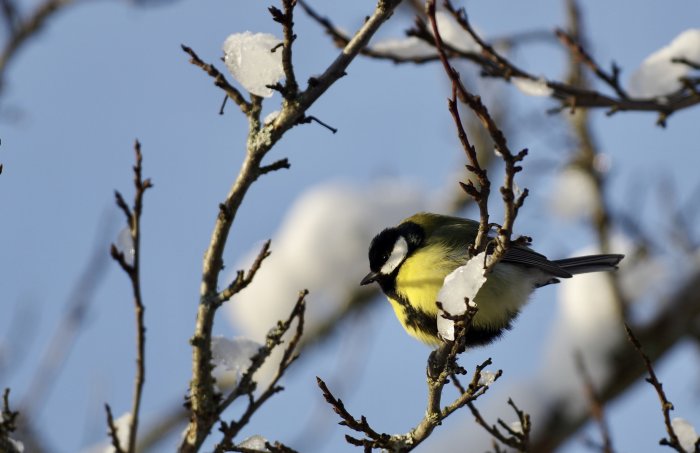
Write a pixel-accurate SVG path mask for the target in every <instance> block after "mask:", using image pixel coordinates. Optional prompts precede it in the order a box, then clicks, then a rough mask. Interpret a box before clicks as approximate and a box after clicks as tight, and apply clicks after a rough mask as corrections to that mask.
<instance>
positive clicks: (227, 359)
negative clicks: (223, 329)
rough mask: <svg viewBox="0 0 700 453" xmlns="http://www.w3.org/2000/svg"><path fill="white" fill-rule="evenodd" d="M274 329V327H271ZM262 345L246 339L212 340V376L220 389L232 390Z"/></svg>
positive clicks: (215, 338)
mask: <svg viewBox="0 0 700 453" xmlns="http://www.w3.org/2000/svg"><path fill="white" fill-rule="evenodd" d="M270 327H272V326H270ZM261 347H262V345H261V344H260V343H257V342H255V341H253V340H250V339H248V338H245V337H237V338H234V339H233V340H229V339H228V338H225V337H223V336H214V337H213V338H212V339H211V354H212V359H211V362H212V365H214V369H213V370H212V372H211V374H212V376H214V379H216V383H217V385H218V386H219V387H220V388H232V387H234V386H235V385H236V384H237V383H238V380H239V379H240V378H241V376H242V375H243V373H245V372H246V370H248V368H249V367H250V365H251V360H250V359H251V358H252V357H253V356H254V355H255V354H256V353H257V352H258V350H260V348H261Z"/></svg>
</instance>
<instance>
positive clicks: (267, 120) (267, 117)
mask: <svg viewBox="0 0 700 453" xmlns="http://www.w3.org/2000/svg"><path fill="white" fill-rule="evenodd" d="M279 114H280V111H279V110H275V111H274V112H270V113H268V114H267V115H265V118H264V119H263V125H265V126H267V125H268V124H270V123H272V122H273V121H275V119H277V117H278V116H279Z"/></svg>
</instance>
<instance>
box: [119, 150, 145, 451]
mask: <svg viewBox="0 0 700 453" xmlns="http://www.w3.org/2000/svg"><path fill="white" fill-rule="evenodd" d="M134 153H135V156H136V164H135V165H134V167H133V170H134V188H135V194H134V205H133V207H131V208H129V206H128V205H127V204H126V202H125V201H124V198H123V197H122V195H121V194H120V193H119V192H116V195H115V196H116V200H117V205H118V206H119V207H120V208H121V209H122V211H123V212H124V215H125V217H126V221H127V225H128V226H129V234H130V236H131V242H132V244H131V246H132V247H133V248H132V250H131V251H127V253H129V252H131V254H132V259H131V260H127V258H126V257H125V255H124V252H123V251H120V250H119V249H118V248H117V246H116V245H114V244H112V247H111V255H112V258H113V259H114V260H115V261H116V262H117V263H119V265H120V266H121V268H122V269H123V270H124V272H125V273H126V274H127V276H128V277H129V280H130V281H131V288H132V292H133V296H134V312H135V315H136V376H135V377H134V392H133V399H132V404H131V420H130V423H129V440H128V443H127V445H126V450H125V451H126V452H128V453H134V452H135V451H136V436H137V432H138V422H139V412H140V409H141V397H142V393H143V385H144V382H145V380H146V363H145V361H146V326H145V322H144V311H145V307H144V305H143V298H142V296H141V277H140V262H141V214H142V212H143V196H144V194H145V193H146V190H148V189H150V188H151V187H153V184H152V183H151V180H150V179H143V175H142V161H143V155H142V154H141V144H140V143H139V142H138V140H137V141H136V143H135V144H134Z"/></svg>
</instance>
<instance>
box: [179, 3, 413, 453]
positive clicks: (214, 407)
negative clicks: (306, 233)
mask: <svg viewBox="0 0 700 453" xmlns="http://www.w3.org/2000/svg"><path fill="white" fill-rule="evenodd" d="M399 3H400V0H379V1H378V3H377V6H376V8H375V10H374V12H373V13H372V14H371V15H370V16H369V17H368V19H367V20H366V21H365V22H364V24H363V25H362V27H361V28H360V29H359V30H358V31H357V33H356V34H355V35H354V37H353V39H352V40H351V41H350V42H349V43H348V44H347V45H346V46H345V48H344V49H343V51H342V52H340V53H339V54H338V56H337V57H336V59H335V60H334V61H333V62H332V63H331V64H330V65H328V67H327V68H326V70H325V71H324V72H323V73H322V74H321V75H320V76H318V77H316V78H314V83H313V84H309V86H308V88H307V89H306V90H304V91H302V92H300V93H299V94H298V95H297V96H296V97H295V98H294V100H293V102H292V101H289V100H287V101H286V102H284V103H283V106H282V110H281V111H280V113H279V115H278V116H277V117H276V118H275V121H273V122H272V123H271V124H267V125H263V124H261V121H260V112H261V109H262V99H261V98H259V97H257V96H253V97H251V102H250V104H249V108H248V107H246V109H245V110H246V112H245V113H246V116H247V117H248V124H249V132H248V140H247V149H246V157H245V160H244V161H243V164H242V167H241V170H240V172H239V175H238V177H237V179H236V181H235V182H234V184H233V185H232V187H231V189H230V191H229V193H228V195H227V196H226V199H225V200H224V202H222V203H221V206H222V208H221V209H220V211H219V215H218V216H217V219H216V222H215V225H214V231H213V232H212V235H211V240H210V243H209V246H208V248H207V250H206V252H205V255H204V263H203V269H202V283H201V285H200V301H199V307H198V313H197V322H196V326H195V333H194V336H193V337H192V339H191V340H190V342H191V344H192V381H191V383H190V395H189V396H190V400H189V401H190V405H191V411H192V414H191V417H190V424H189V426H188V427H187V430H186V434H185V436H184V439H183V442H182V444H181V446H180V451H181V452H183V453H192V452H195V451H197V450H198V449H199V448H200V446H201V445H202V443H203V442H204V439H205V438H206V437H207V436H208V435H209V433H210V431H211V429H212V426H213V425H214V424H215V423H216V422H217V420H218V418H219V409H220V408H219V405H218V403H217V399H216V392H215V389H214V382H213V378H212V377H211V372H210V371H211V349H210V348H211V346H210V345H211V331H212V328H213V325H214V317H215V313H216V310H217V308H218V305H219V303H218V300H219V292H218V290H217V283H218V280H219V274H220V272H221V269H222V268H223V258H222V257H223V252H224V247H225V245H226V241H227V239H228V234H229V231H230V229H231V226H232V225H233V222H234V220H235V217H236V214H237V212H238V208H239V207H240V205H241V203H242V201H243V198H244V197H245V195H246V193H247V191H248V189H249V188H250V187H251V185H252V184H253V182H255V181H256V180H257V178H258V177H260V176H261V175H262V174H263V173H262V171H261V168H264V167H263V166H262V165H261V162H262V160H263V158H264V157H265V156H266V154H267V153H268V151H269V150H270V149H271V148H272V146H273V145H274V144H275V143H277V141H278V140H279V139H280V138H281V137H282V135H284V133H285V132H286V131H288V130H289V129H291V128H292V127H294V126H295V125H297V124H298V123H299V120H300V119H302V118H304V116H305V115H306V111H307V110H308V109H309V108H310V107H311V105H312V104H313V103H314V102H315V101H316V100H317V99H318V98H319V97H320V96H321V95H322V94H323V93H324V92H325V91H326V90H327V89H328V88H329V87H330V86H331V85H332V84H333V83H335V82H336V81H337V80H338V79H340V78H341V77H343V76H344V75H345V71H346V69H347V67H348V66H349V64H350V63H351V62H352V61H353V60H354V58H355V57H356V56H357V55H358V53H359V52H360V51H361V50H362V49H363V48H364V47H365V46H366V45H367V43H368V42H369V39H370V38H371V37H372V35H374V33H375V32H376V31H377V30H378V29H379V27H380V26H381V25H382V24H383V23H384V22H385V21H386V20H387V19H388V18H389V17H390V16H391V14H392V12H393V11H394V9H395V8H396V7H397V6H398V4H399ZM290 28H291V26H290ZM290 32H291V30H290ZM186 51H187V50H186ZM188 53H190V52H188ZM193 53H194V52H192V53H190V55H191V56H193V55H192V54H193ZM290 56H291V54H290ZM207 72H209V71H207ZM210 75H211V74H210ZM225 91H226V90H225ZM227 93H229V91H227ZM234 100H235V99H234ZM239 106H240V104H239ZM268 171H269V167H268Z"/></svg>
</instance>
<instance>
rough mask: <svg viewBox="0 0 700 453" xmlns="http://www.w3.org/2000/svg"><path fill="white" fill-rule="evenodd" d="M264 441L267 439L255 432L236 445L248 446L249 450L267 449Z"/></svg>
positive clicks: (240, 446)
mask: <svg viewBox="0 0 700 453" xmlns="http://www.w3.org/2000/svg"><path fill="white" fill-rule="evenodd" d="M266 442H267V439H265V438H264V437H263V436H261V435H260V434H255V435H253V436H250V437H249V438H247V439H246V440H244V441H243V442H241V443H240V444H238V447H239V448H248V449H250V450H258V451H268V450H267V447H266V446H265V443H266Z"/></svg>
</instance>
